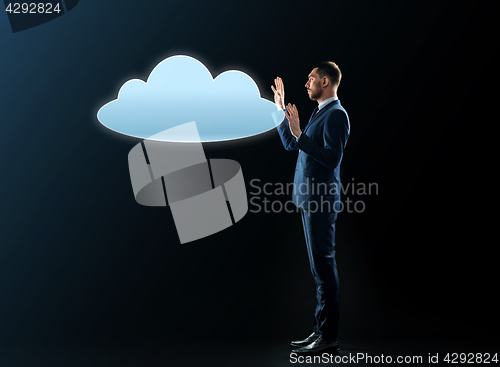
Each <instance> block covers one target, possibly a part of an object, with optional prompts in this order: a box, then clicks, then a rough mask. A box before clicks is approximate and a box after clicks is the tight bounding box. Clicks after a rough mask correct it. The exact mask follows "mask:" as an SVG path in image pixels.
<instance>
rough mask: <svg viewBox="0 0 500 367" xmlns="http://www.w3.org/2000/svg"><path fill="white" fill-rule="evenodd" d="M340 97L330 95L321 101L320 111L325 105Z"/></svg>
mask: <svg viewBox="0 0 500 367" xmlns="http://www.w3.org/2000/svg"><path fill="white" fill-rule="evenodd" d="M337 99H338V97H330V98H328V99H325V100H324V101H322V102H320V103H319V104H318V111H319V110H321V109H322V108H323V107H325V106H326V105H327V104H328V103H330V102H333V101H336V100H337Z"/></svg>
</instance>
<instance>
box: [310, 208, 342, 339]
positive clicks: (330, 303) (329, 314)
mask: <svg viewBox="0 0 500 367" xmlns="http://www.w3.org/2000/svg"><path fill="white" fill-rule="evenodd" d="M300 211H301V214H302V224H303V226H304V235H305V239H306V246H307V253H308V256H309V264H310V266H311V272H312V275H313V278H314V284H315V285H316V299H317V302H318V303H317V306H316V312H315V315H314V319H315V322H314V328H313V331H314V332H315V333H318V334H320V335H321V336H322V337H323V338H324V339H327V340H333V339H336V338H337V335H338V322H339V278H338V273H337V263H336V261H335V222H336V220H337V213H336V212H335V211H333V210H332V212H320V211H317V212H313V211H310V210H304V209H301V210H300Z"/></svg>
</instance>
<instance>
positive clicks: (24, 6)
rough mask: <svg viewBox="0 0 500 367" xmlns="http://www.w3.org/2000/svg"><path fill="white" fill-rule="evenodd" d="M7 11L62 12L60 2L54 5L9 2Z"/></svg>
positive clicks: (21, 12)
mask: <svg viewBox="0 0 500 367" xmlns="http://www.w3.org/2000/svg"><path fill="white" fill-rule="evenodd" d="M5 11H6V12H9V13H11V14H42V13H45V14H52V13H60V12H61V9H60V7H59V3H57V4H56V6H53V5H52V3H9V4H8V5H7V8H5Z"/></svg>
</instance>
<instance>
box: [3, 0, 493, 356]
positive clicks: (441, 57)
mask: <svg viewBox="0 0 500 367" xmlns="http://www.w3.org/2000/svg"><path fill="white" fill-rule="evenodd" d="M493 4H494V3H493V2H490V3H489V4H483V3H481V2H472V1H470V2H465V1H463V2H459V1H418V2H417V1H410V2H407V1H404V2H403V1H390V2H372V1H357V2H353V1H327V2H326V1H319V2H315V3H313V2H309V1H308V2H299V1H293V2H292V1H272V2H271V1H252V2H244V1H242V2H224V1H190V0H186V1H140V2H139V1H125V0H122V1H113V2H112V1H107V2H106V1H97V0H85V1H80V2H79V4H78V6H76V7H75V8H74V9H73V10H72V11H71V12H69V13H67V14H65V15H64V16H61V17H59V18H58V19H55V20H53V21H50V22H48V23H46V24H43V25H40V26H38V27H35V28H31V29H28V30H25V31H22V32H18V33H12V31H11V29H10V26H9V23H8V20H7V16H6V15H5V14H3V15H0V26H1V28H0V47H1V48H0V50H1V51H0V93H1V94H0V97H1V98H0V124H1V127H2V132H1V134H0V157H1V159H0V167H1V181H0V188H1V193H2V203H1V207H0V208H1V209H0V226H1V227H0V228H1V231H0V244H1V245H0V343H1V345H2V348H4V349H3V350H12V349H10V348H14V347H19V346H30V348H36V346H39V345H47V343H49V344H50V343H52V344H50V345H63V344H64V345H66V344H67V343H72V345H88V344H92V343H97V344H100V343H118V344H119V345H129V346H133V345H139V344H140V345H153V344H154V345H159V346H165V348H168V346H170V348H171V347H172V345H178V346H180V347H182V346H198V345H207V344H209V345H213V346H214V348H215V349H214V350H216V351H218V352H220V353H222V354H223V353H225V352H226V351H227V350H228V347H227V346H228V345H229V344H230V345H231V346H232V347H231V350H232V355H231V356H232V357H231V358H229V357H228V359H227V360H228V361H229V360H231V361H235V360H239V359H242V360H243V359H245V358H248V355H249V353H250V352H247V351H246V349H245V352H242V353H241V355H240V354H238V350H239V349H238V348H243V349H244V348H247V347H248V346H254V345H256V343H257V344H258V346H255V347H252V348H250V347H249V348H250V351H251V353H257V354H258V355H262V356H263V357H262V360H261V361H260V362H259V363H256V364H255V365H265V363H264V361H265V360H266V358H267V357H264V354H263V353H264V352H265V350H266V346H267V345H285V346H286V345H287V344H288V342H289V340H291V339H295V338H301V337H305V336H307V335H308V334H309V333H310V331H311V327H312V322H313V312H314V307H315V297H314V287H313V282H312V276H311V275H310V270H309V264H308V259H307V253H306V249H305V243H304V237H303V231H302V225H301V221H300V215H299V214H298V213H294V214H288V213H279V214H273V213H258V214H257V213H248V214H247V215H246V216H245V217H244V218H243V219H242V220H241V221H240V222H238V223H237V224H236V225H234V226H232V227H231V228H229V229H227V230H225V231H223V232H220V233H217V234H215V235H212V236H210V237H207V238H204V239H201V240H198V241H196V242H192V243H188V244H184V245H181V244H180V243H179V239H178V236H177V233H176V230H175V226H174V224H173V220H172V217H171V214H170V212H169V209H166V208H150V207H143V206H140V205H139V204H137V203H136V202H135V200H134V197H133V193H132V188H131V185H130V178H129V173H128V165H127V154H128V152H129V150H130V149H131V148H132V147H133V146H134V145H135V144H137V143H138V142H139V140H138V139H134V138H129V137H124V136H121V135H118V134H115V133H113V132H111V131H108V130H106V129H105V128H104V127H102V126H101V125H100V124H99V122H98V121H97V118H96V114H97V110H98V109H99V108H100V107H101V106H102V105H103V104H105V103H107V102H108V101H110V100H112V99H114V98H116V95H117V92H118V90H119V88H120V87H121V85H122V84H123V83H124V82H126V81H127V80H129V79H133V78H140V79H146V78H147V76H148V75H149V73H150V71H151V70H152V69H153V68H154V66H156V65H157V64H158V63H159V62H160V61H161V60H163V59H165V58H167V57H169V56H173V55H177V54H184V55H189V56H193V57H195V58H197V59H199V60H200V61H202V62H203V63H204V64H205V65H206V66H207V68H208V69H209V70H210V71H211V73H212V75H214V76H215V75H218V74H219V73H221V72H223V71H226V70H230V69H236V70H241V71H244V72H246V73H248V74H249V75H251V76H252V78H253V79H254V80H255V81H256V83H257V84H258V86H259V88H260V91H261V95H262V97H264V98H268V99H272V92H271V90H270V85H271V84H272V81H273V79H274V78H275V77H276V76H277V75H279V76H280V77H282V78H283V80H284V83H285V92H286V101H287V102H292V103H295V104H296V105H297V107H298V109H299V112H300V115H301V117H302V121H303V122H304V123H305V122H306V121H307V119H308V117H309V115H310V113H311V112H312V110H313V109H314V107H315V102H312V101H310V100H309V99H308V97H307V94H306V92H305V88H304V84H305V82H306V80H307V79H306V78H307V75H308V73H309V72H310V71H311V69H312V67H313V65H314V64H315V63H317V62H319V61H322V60H332V61H335V62H336V63H338V64H339V66H340V68H341V70H342V72H343V79H342V83H341V85H340V88H339V98H340V100H341V102H342V104H343V106H344V107H345V108H346V110H347V111H348V113H349V117H350V121H351V136H350V139H349V142H348V145H347V149H346V151H345V155H344V159H343V162H342V172H341V176H342V179H343V181H344V182H350V181H353V180H354V182H362V183H377V184H378V188H379V192H378V195H372V196H369V197H362V198H358V199H363V200H365V203H366V210H365V211H364V212H363V213H341V214H340V216H339V219H338V222H337V263H338V267H339V273H340V283H341V303H342V306H341V324H340V338H341V343H342V341H344V342H345V343H350V344H349V345H351V346H354V347H353V350H354V349H356V345H357V344H356V343H362V342H365V343H368V344H369V343H377V342H380V341H383V340H389V341H390V340H398V341H407V342H408V343H419V342H425V343H431V344H432V343H447V345H448V344H449V345H454V343H459V342H460V343H463V342H464V341H465V342H466V343H487V344H488V345H490V344H491V343H494V344H495V345H498V344H497V342H498V326H499V322H498V316H497V310H498V307H499V304H498V300H497V295H498V286H497V284H498V272H497V257H496V256H495V252H496V247H497V246H498V242H497V241H498V239H497V238H498V236H497V235H496V234H495V233H494V229H495V226H496V225H497V224H496V219H498V215H497V210H496V209H495V207H494V202H493V198H494V195H495V193H496V188H495V181H494V171H495V169H496V163H495V162H493V158H496V157H497V155H496V154H495V156H493V151H492V149H491V147H494V146H495V144H494V143H493V142H491V143H490V142H489V141H488V139H489V138H491V137H492V136H493V135H492V131H493V130H492V126H493V125H494V124H496V123H497V121H496V120H498V118H496V117H495V116H496V113H495V112H494V106H495V104H496V102H497V97H498V92H497V90H496V89H491V88H490V82H491V81H492V78H493V76H494V73H493V71H494V70H495V66H496V63H497V62H498V57H497V56H496V52H497V51H498V46H497V44H498V42H497V31H496V30H495V29H494V24H495V22H496V20H495V19H493ZM195 87H196V86H193V88H195ZM193 103H196V101H193ZM242 113H244V112H243V111H242ZM204 147H205V152H206V155H207V157H208V158H228V159H234V160H237V161H238V162H239V163H240V164H241V166H242V169H243V174H244V176H245V181H246V183H247V185H248V184H249V182H250V181H251V180H252V179H255V178H258V179H260V180H261V181H262V182H272V183H287V182H290V181H291V180H292V174H293V171H294V166H295V161H296V153H290V152H286V151H285V150H284V149H283V148H282V146H281V142H280V140H279V137H278V134H277V132H276V131H270V132H268V133H265V134H262V135H259V136H256V137H251V138H245V139H242V140H238V141H233V142H222V143H207V144H204ZM247 190H248V191H251V189H250V187H249V186H247ZM270 199H271V200H281V201H283V202H285V201H286V200H288V199H289V198H287V197H271V198H270ZM352 199H356V198H355V197H354V198H352ZM489 229H492V230H493V231H490V232H491V233H492V234H489V233H488V232H489ZM65 343H66V344H65ZM120 343H126V344H120ZM273 343H274V344H273ZM113 345H114V344H113ZM359 345H361V344H359ZM364 345H367V344H364ZM457 345H458V344H457ZM460 345H462V344H460ZM485 345H486V344H485ZM42 349H43V348H42ZM160 349H161V348H160ZM452 349H453V348H452ZM452 349H450V350H448V351H457V348H455V349H453V350H452ZM169 350H170V351H171V353H173V354H172V355H175V352H174V351H172V349H169ZM464 351H465V352H467V350H464ZM490 352H492V350H490ZM27 353H29V352H27ZM179 353H180V352H179ZM196 353H197V349H196V348H194V349H193V351H191V352H190V355H191V356H194V355H196ZM259 353H260V354H259ZM20 354H22V353H20ZM54 354H57V353H56V352H54ZM240 357H241V358H240ZM179 358H180V357H179ZM283 358H284V360H285V361H287V358H288V357H287V355H286V354H285V355H284V356H283ZM97 359H98V357H96V360H97ZM200 359H201V360H202V356H200ZM221 361H226V359H224V357H221V359H220V361H219V362H220V363H222V362H221ZM33 365H40V364H39V363H35V364H33ZM52 365H54V364H52ZM67 365H68V364H67ZM81 365H85V364H83V362H82V364H81ZM103 365H105V364H103ZM106 365H107V364H106ZM122 365H123V364H122ZM167 365H168V363H167ZM172 365H175V364H172ZM219 365H220V364H219Z"/></svg>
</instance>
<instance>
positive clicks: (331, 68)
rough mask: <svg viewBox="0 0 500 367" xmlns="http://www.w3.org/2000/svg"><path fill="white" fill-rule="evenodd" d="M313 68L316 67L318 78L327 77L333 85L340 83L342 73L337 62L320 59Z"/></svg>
mask: <svg viewBox="0 0 500 367" xmlns="http://www.w3.org/2000/svg"><path fill="white" fill-rule="evenodd" d="M314 68H318V70H317V73H318V75H319V77H320V78H323V77H325V76H326V77H327V78H328V79H329V80H330V83H332V84H333V85H334V86H338V85H339V84H340V79H342V73H341V72H340V68H339V66H338V65H337V64H335V63H334V62H332V61H321V62H320V63H318V64H316V66H314Z"/></svg>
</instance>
